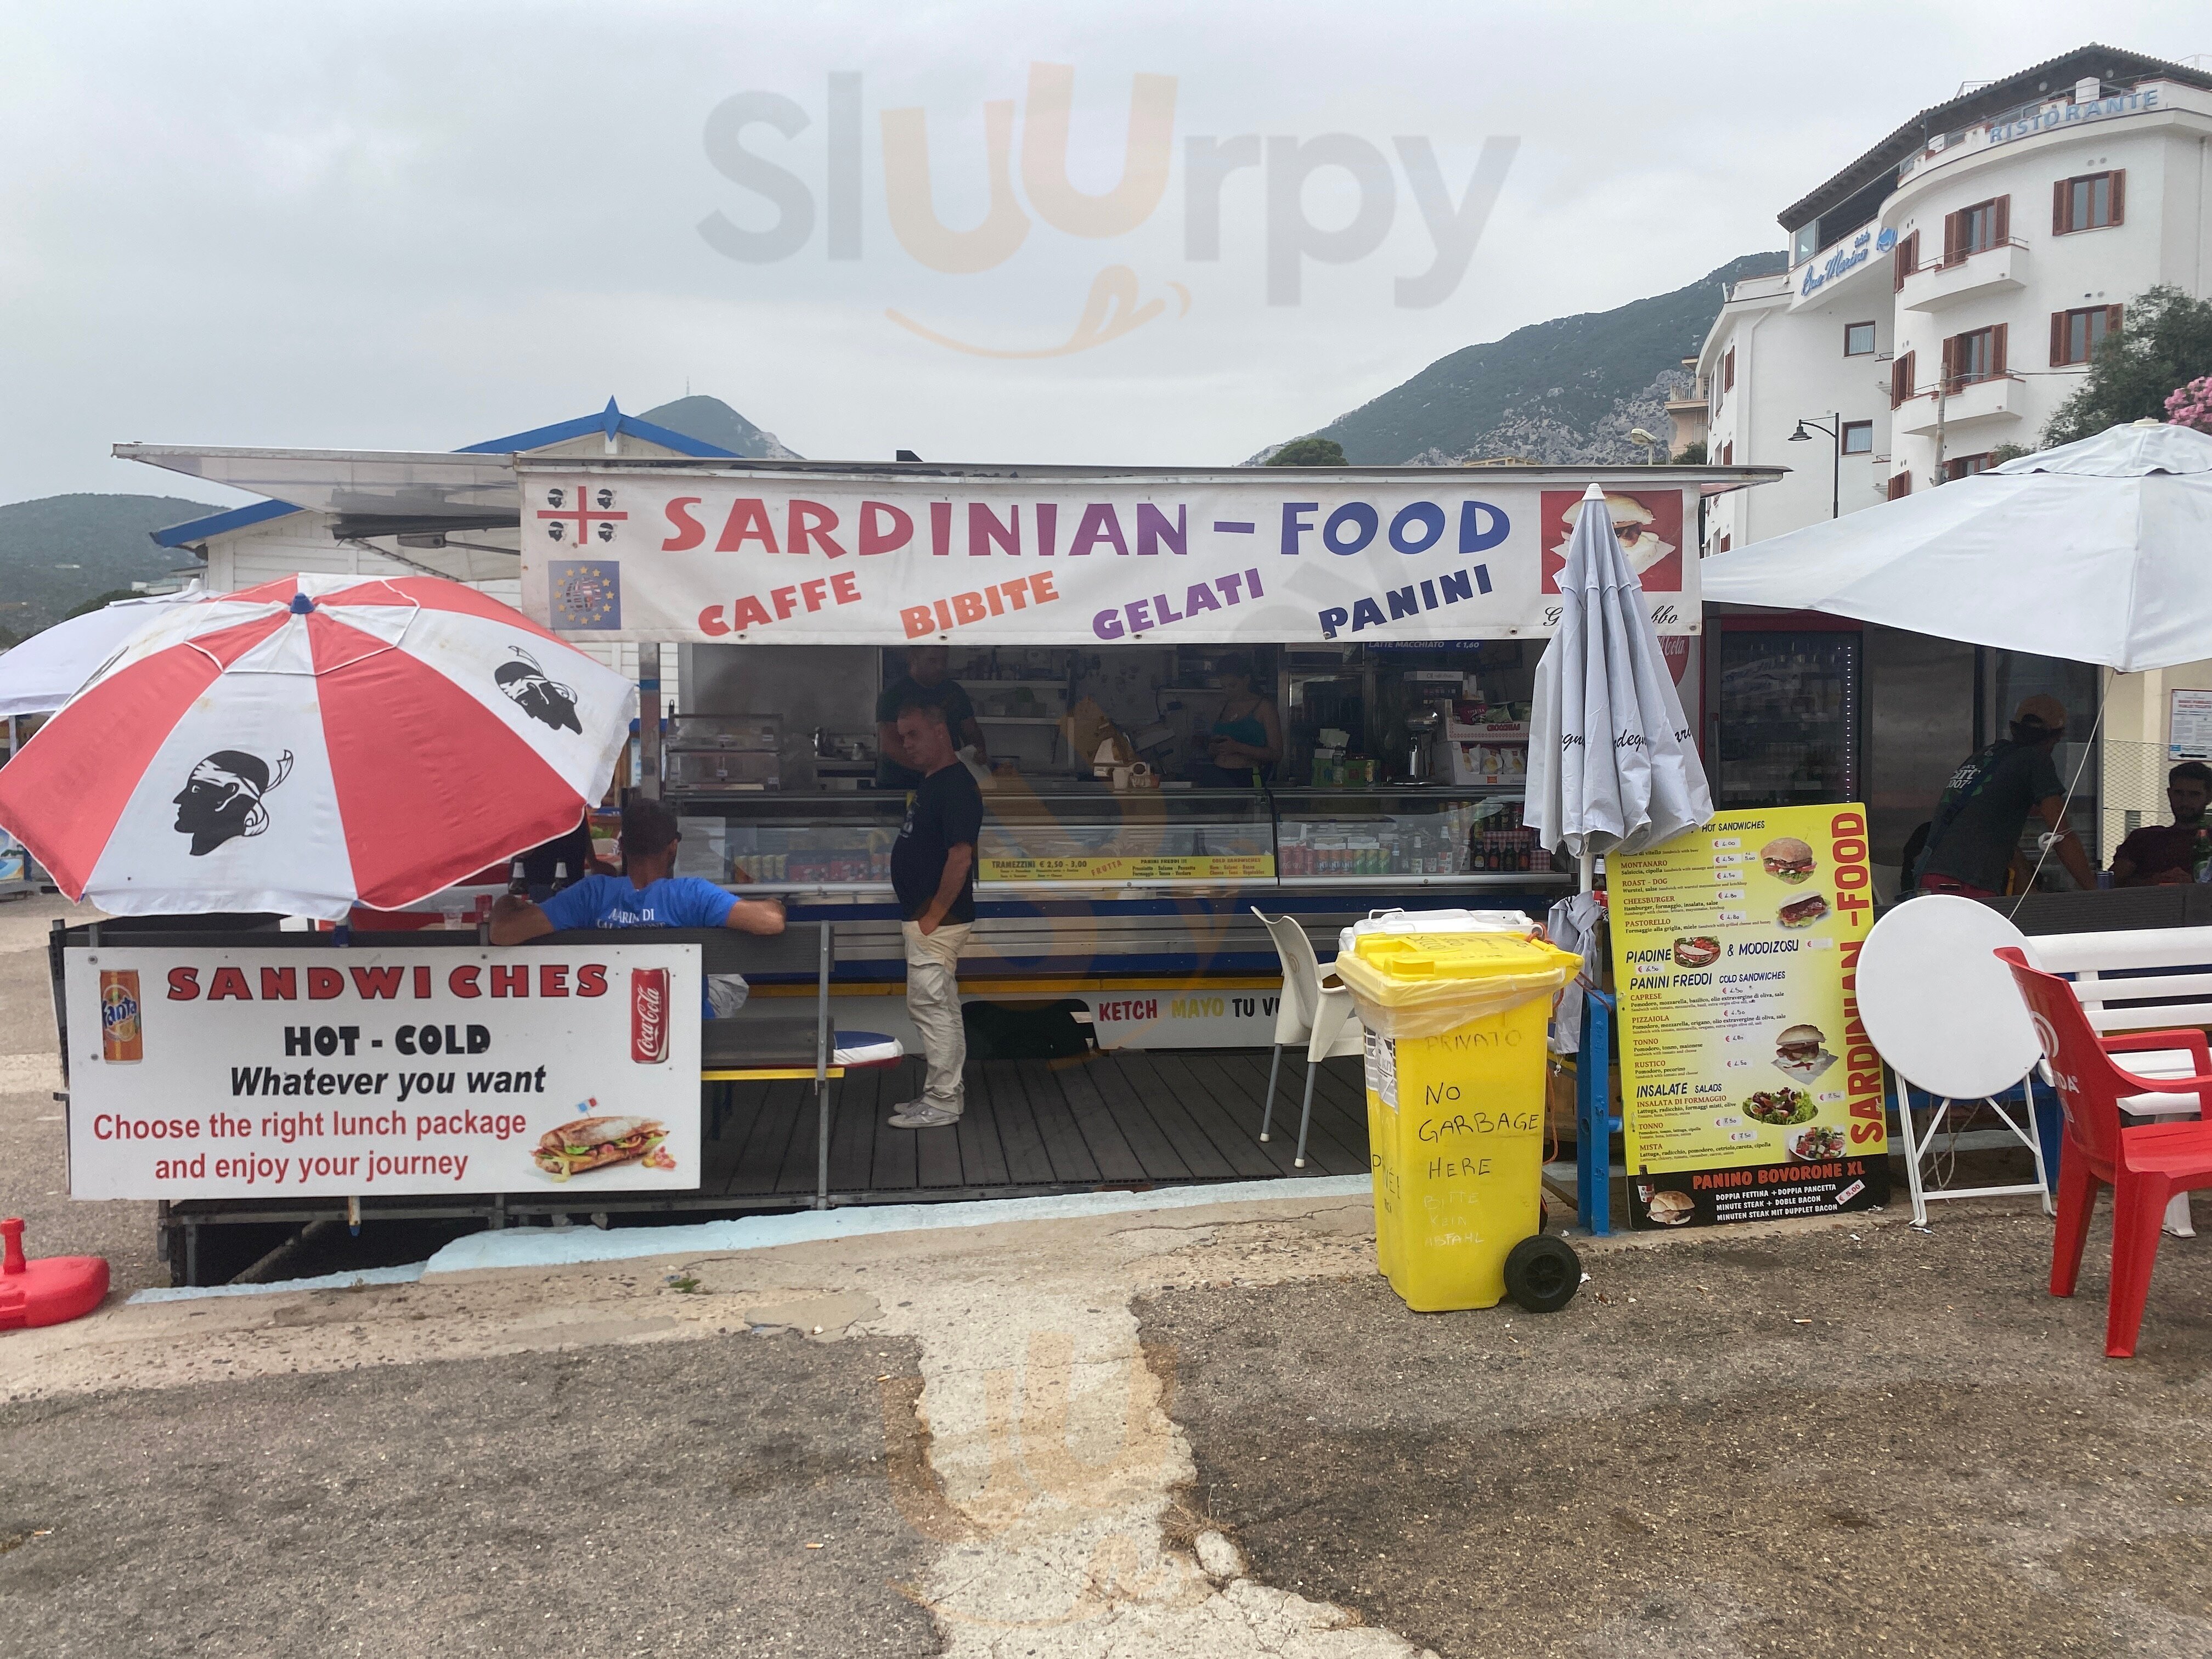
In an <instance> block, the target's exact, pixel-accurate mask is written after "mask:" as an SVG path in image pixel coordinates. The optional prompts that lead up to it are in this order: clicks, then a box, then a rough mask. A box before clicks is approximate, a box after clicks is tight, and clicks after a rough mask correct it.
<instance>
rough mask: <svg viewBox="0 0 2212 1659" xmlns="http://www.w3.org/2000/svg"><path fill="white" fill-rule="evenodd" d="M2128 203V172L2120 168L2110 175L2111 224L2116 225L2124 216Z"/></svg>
mask: <svg viewBox="0 0 2212 1659" xmlns="http://www.w3.org/2000/svg"><path fill="white" fill-rule="evenodd" d="M2127 202H2128V170H2127V169H2126V168H2125V167H2122V168H2120V169H2119V170H2118V172H2116V173H2113V174H2112V222H2113V223H2114V224H2116V225H2117V224H2118V223H2119V222H2121V220H2122V219H2123V217H2124V216H2125V212H2126V209H2127Z"/></svg>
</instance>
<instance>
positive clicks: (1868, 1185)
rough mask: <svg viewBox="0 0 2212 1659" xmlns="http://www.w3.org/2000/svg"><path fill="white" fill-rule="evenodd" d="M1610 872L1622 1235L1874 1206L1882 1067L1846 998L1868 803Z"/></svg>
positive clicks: (1697, 839)
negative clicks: (1624, 1187) (1625, 1203)
mask: <svg viewBox="0 0 2212 1659" xmlns="http://www.w3.org/2000/svg"><path fill="white" fill-rule="evenodd" d="M1870 874H1871V872H1870V871H1869V868H1868V864H1867V842H1866V811H1865V809H1864V808H1863V807H1861V806H1856V805H1850V806H1795V807H1777V808H1773V809H1770V810H1768V811H1748V812H1732V813H1727V814H1724V815H1723V816H1721V817H1717V818H1715V819H1714V820H1713V821H1712V822H1711V823H1709V824H1707V825H1706V826H1705V828H1704V829H1699V830H1698V831H1696V832H1694V833H1692V834H1691V835H1687V836H1680V837H1679V838H1678V839H1676V840H1674V841H1672V842H1668V844H1667V845H1666V846H1664V847H1662V848H1658V849H1657V850H1656V851H1654V852H1650V853H1638V854H1622V855H1616V856H1615V857H1613V858H1611V859H1608V860H1607V893H1608V902H1609V907H1610V909H1611V913H1612V918H1613V973H1614V981H1613V982H1614V985H1615V987H1616V988H1617V990H1618V991H1619V994H1620V1024H1621V1034H1620V1068H1621V1117H1622V1129H1623V1139H1624V1142H1625V1144H1626V1152H1627V1160H1628V1170H1629V1180H1628V1196H1629V1212H1630V1217H1631V1220H1632V1225H1636V1226H1638V1227H1688V1226H1709V1225H1713V1224H1714V1223H1717V1222H1724V1221H1753V1220H1765V1219H1768V1218H1773V1217H1778V1216H1802V1215H1827V1214H1832V1213H1834V1212H1837V1211H1840V1210H1863V1209H1868V1208H1871V1207H1873V1206H1875V1205H1878V1204H1881V1203H1883V1202H1885V1201H1886V1200H1887V1199H1888V1196H1889V1158H1888V1146H1887V1140H1886V1132H1885V1128H1884V1121H1883V1115H1882V1112H1883V1103H1882V1102H1883V1095H1882V1071H1881V1059H1880V1057H1879V1056H1878V1055H1876V1054H1875V1050H1874V1047H1873V1045H1872V1044H1871V1043H1870V1042H1869V1041H1868V1040H1867V1036H1866V1030H1865V1028H1864V1027H1863V1025H1862V1024H1860V1022H1859V1017H1858V1003H1857V995H1856V973H1857V963H1858V954H1859V948H1860V946H1861V945H1863V943H1864V942H1865V939H1866V936H1867V933H1868V930H1869V929H1870V928H1871V927H1873V925H1874V900H1873V887H1872V884H1871V881H1870Z"/></svg>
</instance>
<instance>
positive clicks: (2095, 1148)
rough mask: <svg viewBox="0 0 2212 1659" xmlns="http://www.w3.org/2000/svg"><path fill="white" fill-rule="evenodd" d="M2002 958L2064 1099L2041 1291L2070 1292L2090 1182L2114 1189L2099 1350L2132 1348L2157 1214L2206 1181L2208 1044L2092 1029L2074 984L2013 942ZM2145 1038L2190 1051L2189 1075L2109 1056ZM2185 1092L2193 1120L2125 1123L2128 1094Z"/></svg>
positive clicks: (2209, 1181) (2090, 1200) (2145, 1045)
mask: <svg viewBox="0 0 2212 1659" xmlns="http://www.w3.org/2000/svg"><path fill="white" fill-rule="evenodd" d="M1996 954H1997V956H1998V957H1999V959H2001V960H2002V961H2003V962H2004V963H2007V964H2008V966H2009V967H2010V968H2011V969H2012V976H2013V978H2014V980H2015V981H2016V982H2017V983H2018V984H2019V986H2020V994H2021V996H2022V997H2023V998H2024V999H2026V1000H2027V1007H2028V1012H2029V1014H2030V1016H2031V1017H2032V1018H2033V1020H2034V1022H2035V1031H2036V1035H2037V1036H2039V1037H2040V1038H2041V1039H2042V1041H2043V1053H2044V1056H2045V1059H2046V1060H2049V1061H2050V1062H2051V1077H2052V1079H2054V1080H2055V1081H2056V1082H2057V1085H2058V1098H2059V1103H2060V1104H2061V1105H2063V1107H2064V1108H2065V1109H2066V1152H2065V1156H2064V1157H2063V1158H2060V1159H2059V1161H2058V1232H2057V1237H2056V1238H2054V1239H2053V1240H2052V1241H2051V1295H2053V1296H2071V1295H2073V1294H2074V1285H2075V1280H2076V1279H2079V1278H2080V1277H2081V1247H2082V1245H2083V1244H2084V1243H2086V1242H2087V1239H2088V1235H2089V1213H2090V1212H2091V1211H2092V1210H2093V1209H2094V1208H2095V1207H2096V1203H2097V1188H2099V1187H2110V1188H2112V1290H2111V1292H2110V1296H2109V1298H2108V1300H2107V1302H2106V1314H2105V1352H2106V1354H2107V1355H2109V1356H2111V1357H2112V1358H2115V1359H2125V1358H2130V1357H2131V1356H2132V1355H2133V1354H2134V1353H2135V1351H2136V1332H2137V1331H2138V1330H2140V1329H2141V1328H2142V1313H2143V1298H2144V1297H2145V1296H2146V1295H2148V1292H2149V1291H2150V1274H2151V1267H2152V1266H2153V1264H2154V1262H2156V1261H2157V1260H2158V1242H2159V1220H2160V1216H2161V1215H2163V1213H2164V1212H2165V1210H2166V1200H2168V1199H2169V1198H2171V1197H2172V1196H2173V1194H2176V1193H2186V1192H2194V1191H2196V1190H2197V1189H2198V1188H2205V1187H2212V1048H2208V1047H2207V1045H2206V1042H2205V1038H2204V1033H2203V1032H2202V1031H2130V1032H2129V1033H2127V1034H2126V1035H2125V1036H2104V1037H2100V1036H2098V1035H2097V1033H2096V1031H2095V1030H2093V1029H2092V1028H2091V1026H2090V1024H2089V1020H2088V1016H2087V1015H2086V1014H2085V1013H2083V1012H2082V1011H2081V1002H2080V1001H2079V1000H2077V999H2076V998H2075V994H2074V989H2073V987H2071V986H2069V984H2067V982H2066V981H2064V980H2063V979H2060V978H2058V977H2057V976H2056V975H2051V974H2045V973H2042V972H2039V970H2037V969H2033V968H2031V967H2029V966H2028V965H2027V957H2025V956H2024V955H2022V954H2021V951H2020V950H2019V949H2018V948H2017V947H2016V946H2014V945H2006V946H2004V947H2003V948H2002V949H2001V950H1999V951H1997V953H1996ZM2154 1048H2165V1049H2174V1048H2185V1049H2186V1050H2188V1051H2189V1054H2190V1056H2191V1061H2192V1063H2193V1064H2194V1065H2195V1066H2196V1068H2197V1075H2196V1076H2194V1077H2188V1078H2169V1079H2164V1080H2160V1079H2151V1078H2140V1077H2136V1076H2135V1075H2134V1074H2132V1073H2128V1072H2124V1071H2122V1070H2121V1069H2120V1068H2119V1066H2117V1065H2115V1064H2114V1063H2113V1062H2112V1055H2113V1054H2140V1053H2142V1052H2144V1051H2146V1050H2148V1049H2154ZM2141 1094H2172V1095H2180V1094H2194V1095H2195V1096H2197V1099H2198V1100H2199V1101H2200V1102H2201V1103H2203V1104H2202V1109H2203V1113H2204V1118H2203V1121H2197V1122H2191V1121H2188V1120H2186V1119H2184V1120H2182V1121H2179V1122H2171V1123H2145V1124H2140V1125H2134V1126H2128V1125H2123V1124H2122V1123H2121V1121H2120V1104H2119V1103H2120V1102H2121V1101H2122V1100H2124V1099H2125V1098H2126V1097H2128V1096H2130V1095H2141Z"/></svg>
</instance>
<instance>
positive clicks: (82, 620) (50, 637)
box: [0, 580, 200, 720]
mask: <svg viewBox="0 0 2212 1659" xmlns="http://www.w3.org/2000/svg"><path fill="white" fill-rule="evenodd" d="M199 595H200V585H199V583H198V582H197V580H195V581H194V582H193V583H192V584H191V586H188V587H186V588H185V589H184V590H183V591H182V592H176V593H149V594H148V595H146V597H145V598H143V599H118V600H116V601H115V603H114V604H112V605H102V606H100V609H99V610H97V611H86V612H85V613H84V615H82V617H66V618H64V620H63V621H60V622H58V623H55V624H54V625H53V626H52V628H42V629H40V630H39V631H38V632H37V633H35V634H33V635H31V637H30V638H29V639H27V640H25V641H23V642H22V643H21V645H18V646H14V647H10V648H9V649H8V650H7V651H5V652H0V720H4V719H5V718H7V717H8V716H9V715H10V714H52V713H53V711H54V710H55V709H57V708H60V707H61V706H62V705H63V704H64V703H65V702H68V701H69V700H70V698H71V697H72V696H75V695H76V689H77V687H79V686H81V685H82V684H84V683H85V682H86V681H87V680H88V679H90V678H92V676H93V671H94V670H95V669H97V668H98V667H99V666H100V664H102V663H104V662H106V660H107V659H109V658H110V657H112V656H113V655H114V654H115V653H116V652H117V650H118V649H119V648H120V647H121V646H122V644H123V641H125V640H127V639H129V638H130V637H131V635H133V634H135V633H137V631H138V630H139V629H142V628H143V627H145V626H146V624H147V623H149V622H151V621H152V620H153V619H154V617H155V615H156V614H157V612H158V611H159V608H160V607H161V606H163V605H184V604H189V603H190V602H191V601H192V600H194V599H197V598H199Z"/></svg>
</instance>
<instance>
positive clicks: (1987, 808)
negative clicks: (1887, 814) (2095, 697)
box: [1920, 696, 2097, 898]
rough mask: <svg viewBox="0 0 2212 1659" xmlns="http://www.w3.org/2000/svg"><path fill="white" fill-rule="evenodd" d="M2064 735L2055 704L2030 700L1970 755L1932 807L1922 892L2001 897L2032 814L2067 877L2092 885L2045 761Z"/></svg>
mask: <svg viewBox="0 0 2212 1659" xmlns="http://www.w3.org/2000/svg"><path fill="white" fill-rule="evenodd" d="M2065 735H2066V710H2065V708H2063V706H2062V705H2061V704H2060V702H2058V700H2057V698H2056V697H2045V696H2034V697H2029V698H2027V700H2026V701H2024V702H2022V703H2021V706H2020V708H2018V709H2017V710H2015V713H2014V714H2013V717H2012V729H2011V733H2010V735H2009V736H2008V738H2004V739H2002V740H2001V741H1999V742H1996V743H1993V744H1990V746H1989V747H1988V748H1986V749H1984V750H1981V751H1980V752H1979V753H1978V754H1976V755H1974V756H1972V757H1970V758H1969V759H1968V760H1967V761H1966V763H1965V764H1964V765H1962V766H1960V768H1959V769H1958V770H1957V771H1956V772H1954V773H1953V774H1952V775H1951V781H1950V784H1949V786H1948V787H1946V788H1945V789H1944V791H1943V798H1942V799H1941V800H1940V801H1938V802H1937V803H1936V818H1935V822H1934V823H1932V824H1930V825H1929V831H1928V850H1927V851H1926V852H1925V853H1923V854H1922V855H1921V860H1920V890H1921V891H1922V892H1923V893H1955V894H1957V895H1959V896H1960V897H1962V898H1995V897H1996V896H1998V895H1999V894H2001V893H2002V892H2003V891H2004V890H2005V874H2006V872H2008V870H2010V869H2011V867H2012V861H2013V857H2014V855H2015V854H2016V853H2017V852H2018V851H2019V850H2020V832H2021V829H2022V828H2023V827H2024V826H2025V825H2026V824H2027V815H2028V813H2029V812H2031V811H2034V812H2037V813H2039V814H2041V816H2042V818H2043V821H2044V822H2045V823H2047V824H2049V825H2050V826H2051V831H2052V833H2053V834H2054V835H2055V836H2056V837H2057V840H2056V842H2055V843H2054V844H2053V847H2052V849H2051V850H2052V851H2054V852H2056V853H2057V854H2058V861H2059V862H2060V863H2061V864H2063V865H2064V866H2066V872H2067V874H2069V875H2070V876H2072V877H2073V878H2074V879H2075V881H2076V882H2077V883H2079V884H2081V886H2082V887H2085V888H2093V887H2094V886H2096V884H2097V874H2096V872H2095V871H2093V870H2092V869H2091V868H2090V867H2089V860H2088V858H2087V855H2086V854H2084V853H2083V852H2082V851H2081V842H2080V841H2079V840H2078V839H2076V838H2075V834H2074V832H2073V831H2072V830H2071V829H2068V828H2067V827H2066V791H2065V787H2064V786H2063V784H2061V783H2060V782H2059V780H2058V769H2057V766H2056V765H2055V764H2053V763H2052V761H2051V751H2052V750H2054V749H2056V748H2057V746H2058V744H2059V742H2060V740H2061V739H2063V738H2064V737H2065Z"/></svg>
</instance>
